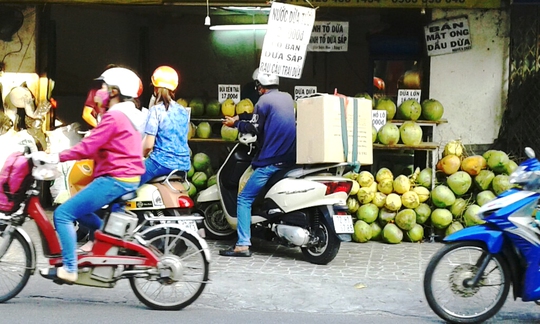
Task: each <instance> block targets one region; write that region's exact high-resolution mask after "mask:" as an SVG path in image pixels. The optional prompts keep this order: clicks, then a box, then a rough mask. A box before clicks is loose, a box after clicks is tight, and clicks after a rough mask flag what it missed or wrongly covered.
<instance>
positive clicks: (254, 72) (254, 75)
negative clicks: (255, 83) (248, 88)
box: [251, 68, 259, 80]
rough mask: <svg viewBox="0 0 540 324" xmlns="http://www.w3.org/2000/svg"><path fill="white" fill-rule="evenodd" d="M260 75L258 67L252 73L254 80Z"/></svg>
mask: <svg viewBox="0 0 540 324" xmlns="http://www.w3.org/2000/svg"><path fill="white" fill-rule="evenodd" d="M258 76H259V68H256V69H255V71H253V75H251V78H252V79H253V80H257V77H258Z"/></svg>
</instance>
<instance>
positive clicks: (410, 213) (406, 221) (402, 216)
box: [394, 208, 416, 231]
mask: <svg viewBox="0 0 540 324" xmlns="http://www.w3.org/2000/svg"><path fill="white" fill-rule="evenodd" d="M394 220H395V222H396V225H397V226H398V227H399V228H401V229H402V230H404V231H408V230H411V229H412V228H413V227H414V225H416V213H415V211H414V210H413V209H409V208H406V209H402V210H400V211H399V212H398V213H397V215H396V218H395V219H394Z"/></svg>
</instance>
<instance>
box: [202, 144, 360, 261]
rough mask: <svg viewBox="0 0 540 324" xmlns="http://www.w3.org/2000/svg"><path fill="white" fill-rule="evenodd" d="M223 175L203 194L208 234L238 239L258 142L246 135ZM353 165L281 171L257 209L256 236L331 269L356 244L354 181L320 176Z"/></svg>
mask: <svg viewBox="0 0 540 324" xmlns="http://www.w3.org/2000/svg"><path fill="white" fill-rule="evenodd" d="M239 140H240V143H238V144H236V145H235V147H234V148H233V149H232V150H231V152H230V153H229V155H228V157H227V159H226V160H225V163H224V164H223V165H222V166H221V168H220V169H219V171H218V173H217V183H216V184H215V185H213V186H211V187H209V188H207V189H205V190H203V191H201V192H200V194H199V196H198V198H197V204H198V205H199V206H200V207H201V210H202V213H203V215H204V226H205V230H206V235H208V236H209V237H212V238H222V239H225V238H227V239H228V238H232V237H234V235H235V233H236V224H237V218H236V217H237V214H236V212H237V210H236V199H237V194H238V188H239V181H240V178H241V177H242V174H243V173H244V171H245V170H246V169H247V168H248V167H249V166H250V164H251V160H252V158H253V154H254V144H255V141H256V137H254V136H251V135H248V134H242V135H241V136H240V138H239ZM347 166H348V164H347V163H341V164H331V165H330V164H328V165H317V166H300V165H296V166H293V167H290V168H286V169H283V170H281V171H279V172H277V173H276V174H275V175H274V176H273V177H272V178H270V180H269V181H268V183H267V185H266V186H265V188H264V189H263V190H261V192H260V193H259V195H258V197H257V198H256V200H255V202H254V203H253V206H252V217H251V222H252V230H253V233H254V235H257V234H260V235H261V236H262V237H263V238H266V239H270V240H276V241H277V242H279V243H280V244H283V245H285V246H289V247H300V248H301V250H302V253H303V255H304V257H305V258H306V260H307V261H309V262H311V263H315V264H327V263H329V262H330V261H332V260H333V259H334V258H335V256H336V254H337V253H338V251H339V248H340V245H341V241H350V240H351V233H353V232H354V230H353V222H352V218H351V216H350V215H348V214H347V211H348V209H347V203H346V200H347V197H348V194H349V192H350V190H351V187H352V181H351V180H350V179H346V178H343V177H340V176H333V175H316V174H317V173H321V172H324V171H327V170H329V169H340V170H341V172H344V171H345V170H346V167H347Z"/></svg>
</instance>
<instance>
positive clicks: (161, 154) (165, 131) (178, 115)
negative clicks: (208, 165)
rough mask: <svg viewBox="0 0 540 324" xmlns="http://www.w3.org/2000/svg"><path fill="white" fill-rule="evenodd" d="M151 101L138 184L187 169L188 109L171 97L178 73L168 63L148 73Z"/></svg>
mask: <svg viewBox="0 0 540 324" xmlns="http://www.w3.org/2000/svg"><path fill="white" fill-rule="evenodd" d="M152 84H153V85H154V97H155V98H156V99H155V102H154V104H153V105H152V106H151V107H150V110H149V112H148V117H147V120H146V128H145V134H146V135H145V137H144V140H143V156H145V157H147V158H146V160H145V167H146V172H145V173H144V174H143V175H142V176H141V185H142V184H144V183H146V182H148V181H149V180H151V179H152V178H155V177H158V176H162V175H166V174H169V173H171V172H172V171H174V170H182V171H186V172H187V171H188V170H189V168H190V166H191V162H190V159H189V146H188V132H189V113H188V111H187V110H186V109H185V108H184V107H182V106H181V105H180V104H178V103H177V102H176V101H174V91H175V90H176V88H177V87H178V74H177V73H176V71H175V70H174V69H173V68H171V67H169V66H160V67H158V68H157V69H156V70H155V71H154V73H153V74H152Z"/></svg>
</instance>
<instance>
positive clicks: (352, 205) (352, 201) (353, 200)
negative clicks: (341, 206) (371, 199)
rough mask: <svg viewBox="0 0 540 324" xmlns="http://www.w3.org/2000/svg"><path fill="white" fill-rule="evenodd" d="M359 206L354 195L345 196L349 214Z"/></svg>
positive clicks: (354, 211)
mask: <svg viewBox="0 0 540 324" xmlns="http://www.w3.org/2000/svg"><path fill="white" fill-rule="evenodd" d="M359 207H360V204H359V203H358V200H356V198H354V197H349V198H347V208H348V209H349V212H350V213H351V214H354V213H356V211H357V210H358V208H359Z"/></svg>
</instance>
